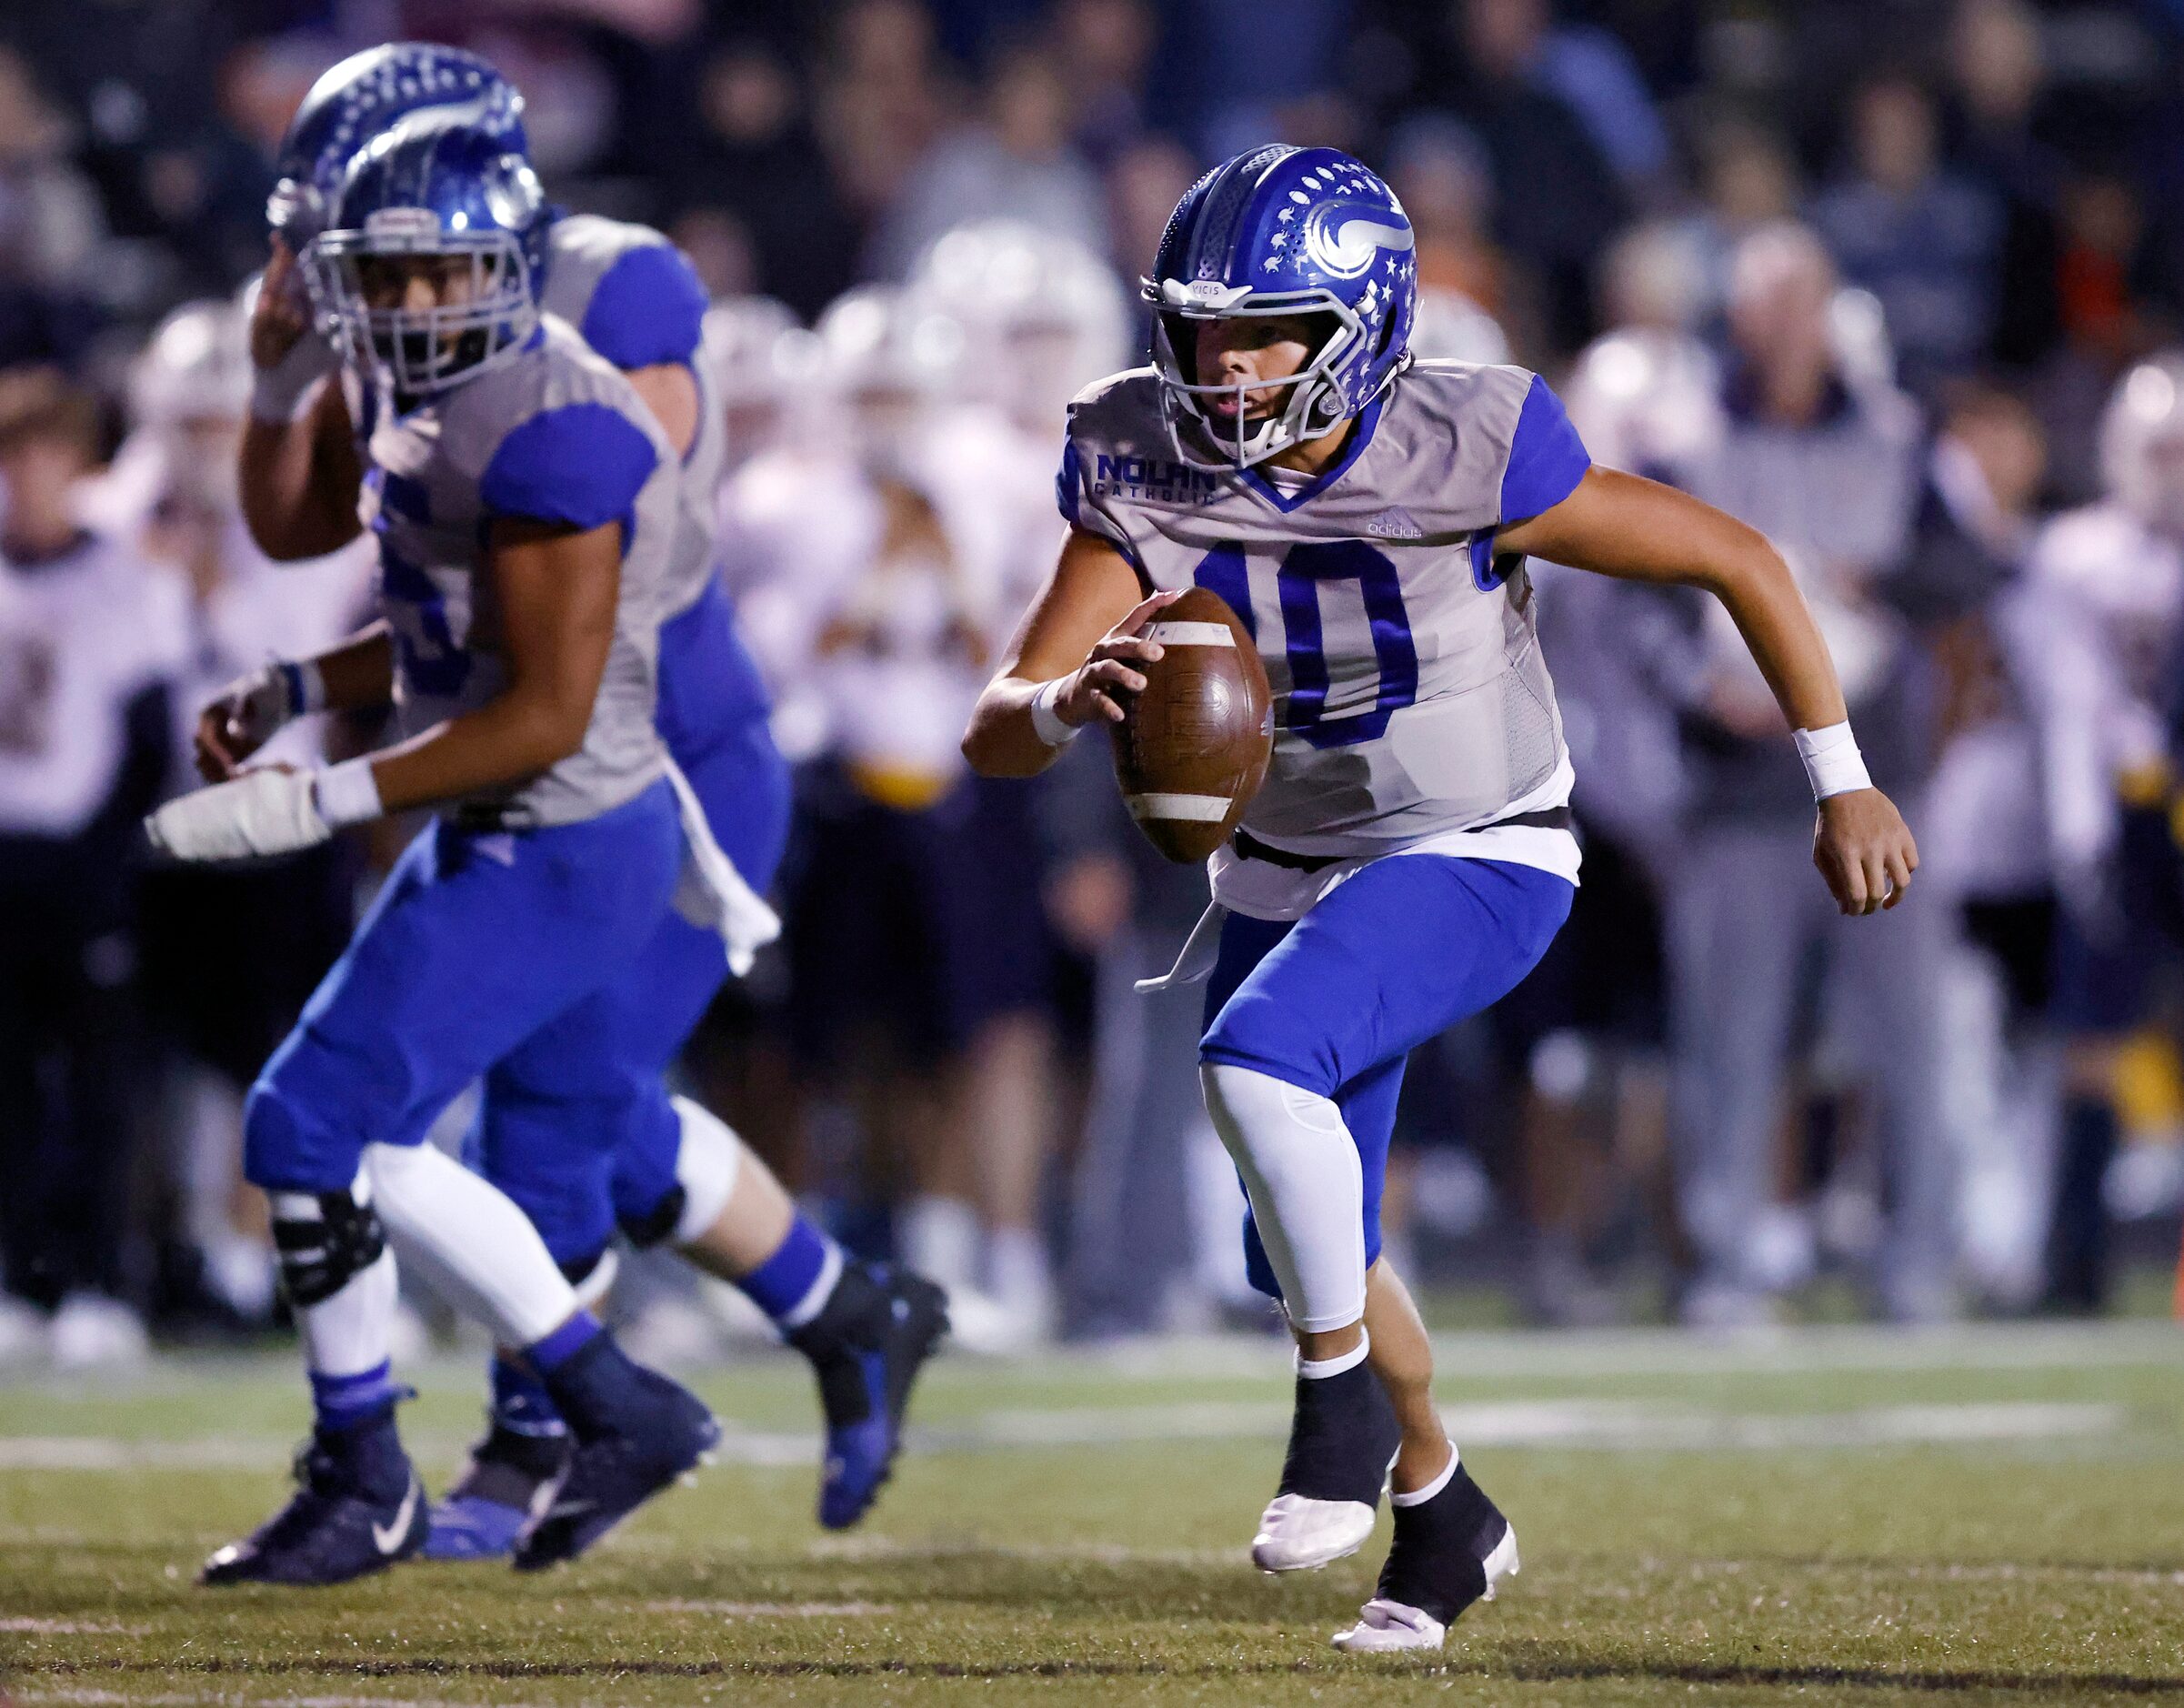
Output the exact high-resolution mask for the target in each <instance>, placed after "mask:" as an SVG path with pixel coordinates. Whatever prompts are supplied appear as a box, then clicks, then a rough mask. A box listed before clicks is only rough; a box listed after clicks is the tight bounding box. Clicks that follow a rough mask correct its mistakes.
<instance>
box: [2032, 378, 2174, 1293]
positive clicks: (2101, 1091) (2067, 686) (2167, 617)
mask: <svg viewBox="0 0 2184 1708" xmlns="http://www.w3.org/2000/svg"><path fill="white" fill-rule="evenodd" d="M2099 448H2100V463H2101V478H2102V484H2103V486H2104V487H2106V488H2107V492H2106V496H2105V497H2102V498H2101V499H2100V500H2099V502H2097V503H2094V504H2090V505H2087V506H2085V507H2082V508H2079V509H2076V510H2071V511H2069V512H2067V513H2066V514H2064V515H2062V516H2059V517H2056V518H2055V519H2054V520H2053V521H2051V522H2049V524H2048V525H2047V527H2045V528H2043V529H2042V530H2041V531H2040V534H2039V538H2038V539H2037V540H2036V541H2035V542H2034V543H2033V547H2032V552H2031V558H2030V562H2029V566H2028V568H2027V572H2026V576H2025V581H2024V585H2023V587H2022V588H2021V590H2020V592H2019V597H2018V598H2015V599H2013V600H2012V601H2011V602H2010V604H2009V607H2008V608H2007V613H2006V615H2007V623H2008V628H2007V636H2008V641H2009V655H2010V659H2011V663H2012V667H2013V671H2014V674H2015V675H2016V678H2017V679H2018V681H2019V683H2020V685H2021V686H2022V688H2023V690H2024V694H2025V698H2026V703H2027V707H2028V709H2029V714H2030V718H2031V721H2032V726H2033V729H2034V731H2035V736H2036V740H2037V745H2038V753H2039V770H2040V777H2041V779H2042V783H2043V787H2044V791H2045V797H2046V800H2045V805H2046V809H2047V813H2046V817H2047V829H2048V838H2049V851H2050V856H2051V858H2052V859H2053V861H2054V875H2055V887H2056V894H2057V896H2058V898H2059V901H2060V903H2061V909H2062V929H2061V931H2060V932H2059V938H2058V944H2057V958H2056V966H2055V1004H2054V1013H2055V1018H2056V1020H2057V1023H2058V1024H2059V1026H2060V1027H2061V1028H2062V1030H2063V1031H2064V1033H2065V1035H2066V1038H2067V1039H2068V1040H2069V1053H2068V1056H2067V1059H2066V1062H2065V1070H2064V1072H2065V1085H2064V1103H2063V1114H2062V1121H2061V1130H2060V1131H2059V1135H2058V1156H2057V1170H2056V1175H2055V1181H2054V1191H2055V1210H2054V1215H2053V1219H2052V1222H2051V1233H2050V1242H2049V1274H2048V1291H2049V1302H2050V1303H2052V1304H2054V1305H2055V1306H2057V1307H2059V1308H2062V1309H2066V1310H2071V1311H2097V1310H2099V1308H2100V1306H2101V1304H2102V1303H2103V1301H2105V1299H2106V1297H2107V1293H2108V1286H2109V1263H2108V1249H2107V1221H2108V1216H2107V1211H2106V1209H2105V1208H2104V1205H2103V1201H2102V1189H2103V1182H2104V1180H2105V1178H2106V1176H2107V1174H2108V1171H2109V1163H2110V1161H2111V1160H2112V1159H2113V1158H2114V1156H2115V1154H2116V1150H2117V1140H2118V1132H2117V1118H2116V1110H2115V1084H2114V1079H2115V1070H2116V1046H2117V1044H2118V1042H2119V1040H2121V1039H2122V1038H2123V1036H2124V1035H2125V1034H2127V1033H2129V1032H2131V1031H2133V1030H2137V1029H2138V1028H2139V1026H2141V1025H2143V1024H2145V1022H2146V1021H2147V1020H2148V1019H2149V1015H2150V1012H2151V1009H2152V1004H2153V1001H2154V998H2155V995H2156V990H2155V986H2156V983H2157V980H2159V977H2160V976H2161V975H2162V973H2163V970H2164V969H2168V970H2170V971H2171V972H2172V974H2173V970H2174V969H2175V968H2176V966H2177V965H2178V963H2179V952H2180V950H2184V919H2179V898H2178V888H2177V879H2176V876H2175V859H2176V856H2175V850H2174V845H2173V843H2172V842H2171V840H2170V834H2169V817H2168V813H2167V811H2166V797H2165V789H2166V787H2167V783H2166V761H2167V756H2168V745H2169V738H2168V730H2167V728H2166V727H2165V726H2166V722H2167V719H2168V718H2169V715H2170V714H2171V713H2172V711H2173V709H2174V706H2175V696H2176V695H2177V692H2178V688H2177V670H2178V665H2179V642H2180V640H2184V353H2180V352H2178V351H2174V350H2171V351H2167V352H2164V353H2163V354H2161V355H2160V356H2159V357H2154V358H2153V359H2151V360H2149V361H2146V362H2143V363H2140V364H2139V366H2137V367H2133V368H2132V369H2131V370H2130V371H2129V373H2127V374H2126V375H2125V376H2124V377H2123V378H2122V379H2121V380H2120V381H2119V382H2118V384H2117V387H2116V390H2115V392H2114V395H2113V396H2112V397H2110V399H2109V405H2108V408H2107V411H2106V412H2105V414H2104V415H2103V417H2102V419H2101V427H2100V445H2099Z"/></svg>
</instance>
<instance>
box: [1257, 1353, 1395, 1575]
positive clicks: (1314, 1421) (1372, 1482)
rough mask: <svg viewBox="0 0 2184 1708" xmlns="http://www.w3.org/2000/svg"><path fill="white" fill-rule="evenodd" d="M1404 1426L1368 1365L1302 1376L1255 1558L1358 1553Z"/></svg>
mask: <svg viewBox="0 0 2184 1708" xmlns="http://www.w3.org/2000/svg"><path fill="white" fill-rule="evenodd" d="M1402 1441H1403V1432H1402V1429H1401V1426H1400V1425H1398V1423H1397V1422H1396V1409H1395V1407H1394V1405H1393V1404H1391V1403H1390V1402H1389V1401H1388V1390H1387V1389H1385V1388H1383V1387H1382V1386H1381V1385H1380V1379H1379V1378H1378V1376H1376V1375H1374V1374H1373V1372H1372V1369H1371V1367H1370V1366H1369V1365H1368V1364H1366V1363H1364V1362H1362V1361H1360V1362H1359V1363H1357V1364H1355V1365H1353V1366H1352V1367H1351V1368H1349V1369H1348V1370H1346V1371H1343V1372H1342V1373H1341V1374H1340V1375H1338V1376H1321V1377H1316V1378H1307V1377H1305V1376H1299V1377H1297V1398H1296V1402H1295V1410H1294V1412H1292V1413H1291V1415H1290V1420H1289V1451H1288V1453H1287V1456H1286V1457H1285V1458H1284V1459H1283V1461H1282V1477H1281V1484H1280V1486H1279V1488H1278V1489H1277V1492H1276V1493H1275V1496H1274V1499H1273V1500H1272V1501H1271V1502H1268V1503H1267V1510H1266V1511H1265V1512H1262V1513H1260V1514H1259V1522H1258V1533H1257V1535H1256V1536H1254V1537H1253V1538H1252V1539H1251V1562H1252V1564H1254V1565H1256V1566H1257V1567H1258V1569H1259V1570H1260V1571H1262V1572H1313V1571H1317V1570H1318V1569H1319V1568H1320V1567H1321V1566H1324V1565H1328V1564H1331V1563H1332V1562H1335V1561H1337V1560H1340V1559H1343V1558H1345V1557H1347V1555H1350V1554H1353V1553H1356V1552H1357V1550H1358V1549H1360V1548H1362V1547H1363V1546H1364V1545H1365V1539H1366V1538H1367V1537H1368V1536H1370V1535H1371V1534H1372V1533H1373V1518H1374V1514H1375V1513H1376V1512H1378V1511H1379V1507H1380V1491H1381V1490H1382V1489H1383V1488H1384V1487H1386V1486H1387V1482H1388V1466H1389V1465H1390V1464H1392V1463H1394V1462H1395V1457H1396V1449H1397V1448H1398V1447H1399V1446H1401V1445H1402Z"/></svg>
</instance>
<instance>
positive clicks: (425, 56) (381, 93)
mask: <svg viewBox="0 0 2184 1708" xmlns="http://www.w3.org/2000/svg"><path fill="white" fill-rule="evenodd" d="M429 107H454V108H456V109H458V111H459V112H460V113H461V115H462V116H463V117H464V118H465V120H466V122H467V123H469V124H471V125H474V126H476V127H477V128H479V129H480V130H483V131H486V133H488V134H489V135H491V136H496V137H497V138H499V139H500V142H501V144H502V151H503V152H504V153H506V154H513V155H521V156H524V157H525V158H526V159H527V158H529V156H530V152H531V146H530V141H529V139H528V138H527V137H526V136H525V134H524V126H523V96H522V95H519V94H517V93H516V85H514V84H512V83H510V82H509V81H508V80H507V79H506V77H504V76H502V75H500V73H499V72H498V71H496V70H495V69H494V67H493V66H492V65H490V64H488V63H487V62H486V61H485V60H483V59H481V58H479V57H478V56H477V55H476V54H473V53H469V52H466V50H464V49H463V48H460V47H443V46H441V45H439V44H437V43H436V42H388V43H386V44H384V45H381V46H378V47H367V48H366V49H365V51H364V52H362V53H360V54H351V55H349V56H348V57H347V58H346V59H345V60H343V61H342V62H341V63H340V64H339V65H336V66H335V67H334V68H333V69H332V70H331V71H329V72H327V73H326V75H323V76H322V77H320V78H319V80H318V81H317V82H316V83H315V84H313V85H311V90H310V93H309V94H307V95H305V96H304V98H303V103H302V105H299V106H298V107H297V108H296V116H295V117H294V118H292V119H290V120H289V121H288V134H287V135H286V136H285V137H283V138H282V139H281V150H280V156H279V158H278V159H277V160H276V163H275V172H276V176H277V179H278V181H277V182H276V184H275V185H274V187H273V195H272V196H271V197H269V198H268V199H267V201H266V204H265V217H266V220H267V221H268V223H270V224H271V226H273V229H274V230H275V232H276V233H277V234H278V235H279V236H280V237H281V238H282V240H283V241H284V242H286V244H287V246H288V247H289V248H290V249H291V250H293V251H294V252H296V254H298V255H300V254H302V253H303V247H304V245H306V243H308V242H310V241H311V239H312V238H314V237H316V236H317V235H318V234H319V233H320V232H321V231H323V230H325V229H326V222H327V219H328V218H329V216H331V214H332V211H333V206H334V201H335V198H336V196H339V195H340V193H341V185H342V179H343V177H344V176H346V173H347V171H348V166H349V162H350V160H351V159H352V158H353V157H354V156H356V151H357V150H358V149H360V148H362V147H363V146H365V145H366V143H368V142H370V141H371V140H372V138H373V137H375V136H378V135H379V134H380V133H381V132H382V131H384V130H386V129H387V128H388V127H389V126H393V125H395V124H396V123H398V122H399V121H400V120H402V119H405V118H407V117H408V116H410V115H411V114H412V113H416V112H418V111H420V110H423V109H426V108H429Z"/></svg>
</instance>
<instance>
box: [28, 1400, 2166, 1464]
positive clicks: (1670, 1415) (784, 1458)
mask: <svg viewBox="0 0 2184 1708" xmlns="http://www.w3.org/2000/svg"><path fill="white" fill-rule="evenodd" d="M1443 1415H1444V1416H1445V1417H1446V1418H1447V1419H1448V1429H1449V1432H1450V1433H1451V1434H1452V1435H1454V1436H1455V1438H1456V1439H1457V1440H1458V1442H1463V1443H1464V1444H1466V1445H1468V1446H1480V1447H1489V1446H1491V1447H1558V1448H1566V1449H1572V1450H1582V1451H1590V1452H1722V1451H1742V1452H1787V1451H1791V1450H1798V1451H1811V1450H1816V1449H1823V1448H1855V1447H1886V1446H1905V1445H1918V1444H1922V1443H1926V1444H1935V1445H1943V1446H1946V1445H1949V1444H1951V1443H1959V1442H2008V1441H2043V1440H2062V1439H2085V1438H2088V1437H2093V1436H2103V1435H2112V1434H2115V1433H2116V1432H2119V1431H2120V1430H2121V1429H2122V1428H2123V1427H2124V1425H2125V1423H2126V1422H2128V1421H2129V1412H2128V1411H2127V1410H2126V1409H2125V1408H2124V1407H2122V1406H2119V1405H2108V1404H2098V1403H2085V1404H2072V1403H2062V1402H2033V1401H2027V1402H2015V1401H2007V1402H1997V1401H1989V1402H1967V1403H1963V1404H1954V1405H1951V1404H1936V1405H1892V1406H1868V1407H1866V1408H1864V1409H1862V1410H1858V1411H1849V1412H1728V1411H1718V1410H1699V1409H1693V1408H1688V1407H1679V1406H1672V1405H1667V1404H1661V1403H1657V1402H1651V1401H1638V1400H1550V1401H1516V1402H1506V1403H1493V1404H1482V1405H1463V1406H1451V1407H1449V1408H1448V1409H1447V1410H1446V1411H1445V1412H1444V1413H1443ZM1287 1427H1288V1411H1287V1407H1286V1406H1284V1405H1282V1404H1279V1403H1277V1402H1257V1401H1238V1402H1232V1403H1206V1402H1199V1403H1183V1404H1177V1405H1145V1406H1084V1407H1074V1408H1069V1407H1061V1408H1054V1409H1045V1410H1032V1409H1026V1408H1011V1409H1002V1410H997V1411H992V1412H984V1413H982V1414H980V1415H978V1416H976V1417H971V1418H967V1419H964V1420H962V1421H960V1422H954V1423H948V1424H936V1425H931V1426H928V1427H925V1428H917V1427H913V1428H912V1430H911V1431H910V1445H911V1447H912V1449H913V1451H916V1452H997V1451H1002V1450H1007V1449H1051V1448H1065V1447H1110V1446H1117V1445H1124V1444H1135V1443H1143V1442H1187V1441H1208V1442H1210V1441H1250V1440H1279V1439H1280V1438H1281V1436H1282V1435H1283V1434H1284V1432H1286V1431H1287ZM816 1449H817V1441H816V1435H814V1434H811V1433H806V1432H795V1433H786V1432H767V1431H761V1430H742V1429H736V1428H733V1427H730V1428H729V1429H727V1430H726V1431H725V1432H724V1433H723V1435H722V1439H721V1442H720V1447H719V1450H718V1457H719V1458H720V1459H721V1460H723V1461H724V1462H728V1463H731V1464H743V1465H761V1466H782V1465H808V1464H810V1463H811V1462H813V1460H814V1458H815V1456H816ZM287 1451H288V1444H287V1443H286V1442H276V1441H271V1440H265V1439H253V1438H249V1437H244V1438H235V1437H225V1436H205V1437H196V1438H194V1439H190V1440H186V1441H175V1442H126V1441H115V1440H113V1439H111V1438H108V1437H105V1436H95V1435H93V1436H85V1435H15V1436H0V1471H48V1472H50V1471H78V1472H130V1471H141V1470H195V1471H259V1470H264V1469H265V1468H267V1467H268V1466H271V1465H277V1464H278V1463H279V1462H281V1460H282V1458H283V1457H285V1455H286V1452H287Z"/></svg>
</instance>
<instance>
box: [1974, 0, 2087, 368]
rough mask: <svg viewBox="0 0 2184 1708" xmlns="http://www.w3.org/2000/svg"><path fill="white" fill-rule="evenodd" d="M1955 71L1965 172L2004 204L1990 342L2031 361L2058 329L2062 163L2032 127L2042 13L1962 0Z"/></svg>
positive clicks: (2040, 77)
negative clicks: (2058, 222)
mask: <svg viewBox="0 0 2184 1708" xmlns="http://www.w3.org/2000/svg"><path fill="white" fill-rule="evenodd" d="M1949 73H1950V80H1951V83H1952V85H1953V86H1954V93H1955V95H1956V99H1957V104H1958V106H1959V116H1960V121H1961V124H1962V126H1963V136H1962V139H1961V141H1960V142H1959V147H1958V151H1957V152H1958V155H1959V159H1960V160H1961V162H1962V165H1963V168H1964V171H1965V174H1966V176H1969V177H1970V178H1973V179H1975V180H1977V181H1979V182H1980V183H1983V184H1985V185H1986V186H1988V188H1989V190H1991V191H1992V192H1993V193H1994V194H1995V195H1996V196H1999V198H2000V201H2001V205H2002V239H2001V246H2000V250H1999V254H1998V256H1996V263H1995V265H1996V268H1997V272H1998V276H1999V278H2000V279H2001V280H2002V281H2003V288H2001V289H2000V290H1999V291H1998V292H1997V293H1996V296H1995V316H1994V336H1993V340H1992V350H1993V355H1994V357H1995V359H1996V360H1997V361H1998V362H2002V363H2005V364H2008V365H2009V366H2011V367H2027V366H2029V365H2030V364H2032V363H2034V362H2037V361H2039V359H2040V358H2041V357H2044V356H2045V355H2046V354H2047V353H2048V352H2049V350H2050V349H2051V348H2053V347H2054V344H2055V341H2056V339H2057V338H2058V337H2060V336H2061V329H2062V328H2061V307H2060V305H2059V302H2058V300H2057V291H2058V283H2059V282H2058V279H2057V276H2056V245H2057V241H2058V234H2057V226H2056V211H2057V204H2058V202H2059V199H2060V197H2061V195H2062V186H2063V178H2064V164H2063V161H2062V159H2061V157H2060V156H2059V154H2058V153H2057V151H2056V150H2054V149H2053V148H2051V147H2049V146H2048V145H2047V144H2046V143H2044V142H2043V141H2041V139H2040V137H2039V135H2038V134H2037V133H2036V132H2035V130H2034V128H2033V120H2034V117H2035V115H2036V113H2037V111H2038V107H2039V100H2040V95H2041V93H2042V90H2043V87H2044V85H2045V83H2046V80H2047V75H2048V67H2047V59H2046V49H2045V45H2044V43H2043V42H2042V40H2041V36H2040V24H2039V14H2038V13H2036V12H2035V11H2034V10H2033V8H2032V7H2031V6H2030V5H2027V4H2026V0H1962V4H1960V5H1959V6H1958V7H1957V13H1956V16H1955V17H1954V18H1953V19H1952V20H1951V22H1950V31H1949Z"/></svg>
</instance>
